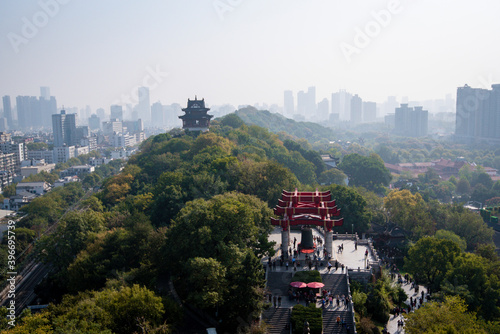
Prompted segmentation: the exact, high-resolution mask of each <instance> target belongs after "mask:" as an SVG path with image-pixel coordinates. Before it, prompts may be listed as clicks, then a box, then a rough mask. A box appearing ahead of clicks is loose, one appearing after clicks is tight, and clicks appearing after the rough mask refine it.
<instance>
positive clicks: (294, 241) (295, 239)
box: [293, 237, 297, 248]
mask: <svg viewBox="0 0 500 334" xmlns="http://www.w3.org/2000/svg"><path fill="white" fill-rule="evenodd" d="M296 243H297V238H295V237H293V248H295V244H296Z"/></svg>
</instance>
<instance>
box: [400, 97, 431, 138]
mask: <svg viewBox="0 0 500 334" xmlns="http://www.w3.org/2000/svg"><path fill="white" fill-rule="evenodd" d="M428 122H429V113H428V111H427V110H423V108H422V107H414V108H410V107H408V104H406V103H404V104H401V106H400V107H399V108H396V112H395V114H394V133H396V134H398V135H400V136H405V137H425V136H427V129H428Z"/></svg>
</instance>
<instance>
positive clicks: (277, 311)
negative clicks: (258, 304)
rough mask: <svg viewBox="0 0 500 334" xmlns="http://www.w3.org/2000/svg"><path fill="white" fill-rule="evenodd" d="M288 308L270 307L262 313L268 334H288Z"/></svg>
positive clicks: (289, 311)
mask: <svg viewBox="0 0 500 334" xmlns="http://www.w3.org/2000/svg"><path fill="white" fill-rule="evenodd" d="M290 313H291V310H290V309H289V308H274V307H272V306H271V307H270V308H269V309H267V310H265V311H264V312H263V313H262V319H263V320H264V321H265V322H266V324H268V325H269V328H268V330H267V333H268V334H290V329H287V325H288V324H289V323H290Z"/></svg>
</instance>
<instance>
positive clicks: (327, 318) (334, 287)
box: [321, 274, 354, 334]
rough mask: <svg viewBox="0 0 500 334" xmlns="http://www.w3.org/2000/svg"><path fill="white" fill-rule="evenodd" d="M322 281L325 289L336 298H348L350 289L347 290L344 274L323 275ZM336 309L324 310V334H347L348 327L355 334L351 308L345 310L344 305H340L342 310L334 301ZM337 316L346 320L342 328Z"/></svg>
mask: <svg viewBox="0 0 500 334" xmlns="http://www.w3.org/2000/svg"><path fill="white" fill-rule="evenodd" d="M321 280H322V281H323V284H325V287H324V288H323V289H326V290H330V291H331V292H332V294H333V296H334V297H335V296H336V295H339V296H340V297H342V295H344V296H347V295H348V288H347V279H346V276H345V275H343V274H323V275H321ZM334 305H335V307H334V308H333V309H332V308H325V309H324V310H323V333H329V334H330V333H346V332H347V331H346V327H347V325H348V326H349V328H350V333H354V324H353V314H352V310H351V309H349V308H344V305H342V304H341V305H340V309H339V308H337V307H336V305H337V304H336V303H335V301H334ZM337 316H339V317H340V319H343V320H344V323H345V326H344V327H342V326H340V325H338V324H337Z"/></svg>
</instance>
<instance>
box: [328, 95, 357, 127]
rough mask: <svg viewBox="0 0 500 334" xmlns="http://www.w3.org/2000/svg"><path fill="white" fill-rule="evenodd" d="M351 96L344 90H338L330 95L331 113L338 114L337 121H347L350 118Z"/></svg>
mask: <svg viewBox="0 0 500 334" xmlns="http://www.w3.org/2000/svg"><path fill="white" fill-rule="evenodd" d="M351 98H352V94H350V93H348V92H346V91H345V90H339V91H338V92H337V93H333V94H332V113H333V114H338V115H339V119H341V120H344V121H348V120H349V119H350V118H351Z"/></svg>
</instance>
